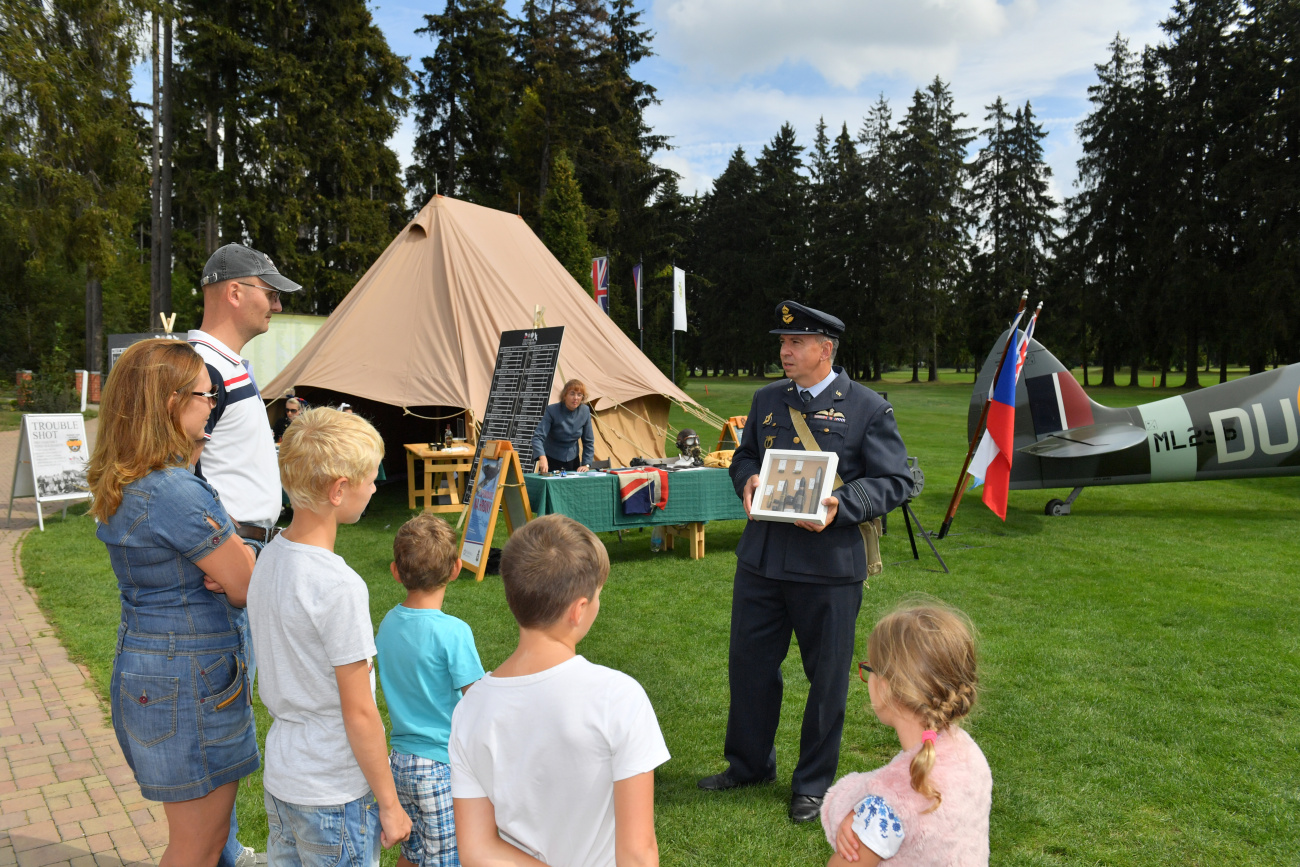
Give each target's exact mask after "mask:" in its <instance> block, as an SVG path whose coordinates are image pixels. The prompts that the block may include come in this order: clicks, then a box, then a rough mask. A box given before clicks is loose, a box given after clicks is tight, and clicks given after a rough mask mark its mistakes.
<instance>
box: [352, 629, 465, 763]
mask: <svg viewBox="0 0 1300 867" xmlns="http://www.w3.org/2000/svg"><path fill="white" fill-rule="evenodd" d="M375 649H376V650H377V652H378V654H379V683H380V685H381V686H382V687H383V690H384V700H385V701H387V702H388V718H389V721H390V722H391V723H392V729H393V749H394V750H396V751H398V752H400V753H407V754H409V755H413V756H421V757H422V758H426V759H431V760H433V761H435V762H442V763H444V764H447V763H448V762H449V761H450V759H448V757H447V740H448V738H450V737H451V712H452V711H453V710H455V709H456V704H457V702H459V701H460V696H461V693H460V690H461V687H464V686H469V685H470V684H471V683H474V682H475V681H476V680H478V679H479V678H480V677H482V676H483V664H482V663H481V662H479V658H478V650H477V649H476V648H475V647H474V633H473V631H472V630H471V629H470V628H469V624H467V623H465V621H463V620H459V619H457V618H455V617H452V616H451V615H450V614H446V613H444V612H442V611H440V610H438V609H436V608H407V607H406V606H405V605H398V606H397V607H395V608H394V609H393V610H392V611H389V612H388V614H386V615H385V616H384V621H383V623H381V624H379V634H378V635H377V636H375Z"/></svg>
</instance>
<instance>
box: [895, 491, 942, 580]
mask: <svg viewBox="0 0 1300 867" xmlns="http://www.w3.org/2000/svg"><path fill="white" fill-rule="evenodd" d="M913 521H916V529H917V532H919V533H920V534H921V538H923V539H925V544H927V545H929V546H930V550H931V551H933V552H934V559H936V560H938V561H939V565H940V566H942V567H943V571H944V573H945V574H948V564H947V563H945V562H943V558H942V557H940V556H939V550H938V549H937V548H935V547H934V542H933V541H932V540H931V539H930V534H929V533H927V532H926V531H925V528H924V527H922V526H921V519H920V518H918V517H916V512H913V511H912V501H911V500H908V501H907V502H905V503H903V523H904V524H906V525H907V540H908V541H909V542H911V543H912V559H913V560H920V559H921V553H920V552H919V551H918V550H917V549H916V535H915V534H914V533H913V532H912V522H913Z"/></svg>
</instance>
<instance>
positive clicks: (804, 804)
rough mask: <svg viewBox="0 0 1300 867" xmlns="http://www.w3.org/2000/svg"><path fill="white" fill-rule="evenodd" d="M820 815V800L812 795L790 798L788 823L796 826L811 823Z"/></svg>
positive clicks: (792, 796)
mask: <svg viewBox="0 0 1300 867" xmlns="http://www.w3.org/2000/svg"><path fill="white" fill-rule="evenodd" d="M821 814H822V799H821V798H818V797H814V796H813V795H791V796H790V821H791V822H794V823H795V824H796V825H798V824H801V823H803V822H813V821H816V819H817V818H818V817H819V816H821Z"/></svg>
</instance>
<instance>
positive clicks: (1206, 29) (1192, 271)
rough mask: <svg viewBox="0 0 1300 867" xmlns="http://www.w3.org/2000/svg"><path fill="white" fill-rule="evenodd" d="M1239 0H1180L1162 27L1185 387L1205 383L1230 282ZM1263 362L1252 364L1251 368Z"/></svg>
mask: <svg viewBox="0 0 1300 867" xmlns="http://www.w3.org/2000/svg"><path fill="white" fill-rule="evenodd" d="M1238 16H1239V4H1238V3H1237V2H1236V0H1175V3H1174V6H1173V11H1172V14H1171V15H1170V16H1169V18H1167V19H1166V20H1165V21H1164V22H1162V24H1161V27H1162V29H1163V30H1164V31H1165V33H1166V34H1167V35H1168V37H1169V41H1168V43H1166V44H1165V45H1163V46H1161V48H1160V59H1161V61H1162V62H1163V64H1164V74H1165V80H1166V81H1167V82H1168V95H1167V100H1168V131H1167V136H1168V139H1167V141H1168V152H1167V155H1166V156H1167V158H1168V162H1167V165H1168V166H1169V168H1170V170H1171V173H1172V177H1171V181H1172V185H1171V187H1170V188H1168V189H1167V190H1166V191H1165V192H1166V195H1167V196H1169V197H1170V198H1171V200H1172V202H1173V203H1174V205H1175V207H1176V208H1177V209H1178V211H1179V214H1180V216H1179V220H1180V222H1181V224H1182V225H1181V227H1180V230H1179V231H1178V232H1177V233H1176V235H1175V236H1174V238H1173V244H1174V246H1173V251H1172V252H1173V263H1172V267H1171V269H1170V271H1169V280H1170V288H1171V289H1173V291H1174V292H1175V293H1177V294H1178V296H1179V297H1180V300H1181V304H1180V309H1181V311H1182V314H1183V316H1182V319H1183V329H1182V330H1183V335H1184V339H1185V347H1184V364H1185V365H1186V369H1187V380H1186V382H1185V383H1184V385H1185V386H1186V387H1189V388H1195V387H1197V386H1199V385H1200V381H1199V379H1198V375H1197V374H1198V368H1199V364H1200V343H1201V340H1202V339H1203V338H1204V337H1206V336H1207V335H1208V332H1209V328H1210V324H1211V323H1210V321H1209V320H1207V318H1206V311H1208V310H1210V309H1211V308H1212V307H1213V304H1212V300H1213V299H1212V295H1211V294H1210V290H1209V287H1210V286H1212V285H1215V284H1217V283H1220V282H1222V281H1223V276H1222V275H1221V274H1220V272H1221V271H1222V270H1223V269H1224V267H1225V265H1226V264H1227V263H1226V261H1225V260H1226V259H1227V258H1228V256H1229V251H1230V243H1231V242H1230V239H1229V237H1228V232H1227V227H1226V222H1227V221H1228V220H1229V219H1230V216H1229V215H1228V214H1226V213H1225V212H1224V211H1223V201H1222V198H1221V197H1220V196H1219V195H1218V190H1217V189H1216V186H1217V177H1218V169H1219V167H1220V165H1221V163H1222V161H1223V158H1224V154H1223V153H1222V149H1221V144H1222V136H1221V128H1220V121H1221V117H1220V115H1221V108H1222V95H1223V94H1226V93H1228V92H1230V91H1231V90H1232V87H1233V82H1232V81H1231V80H1230V79H1229V73H1230V64H1229V61H1228V58H1229V54H1230V45H1231V38H1232V34H1233V32H1234V31H1235V30H1236V28H1237V26H1238V22H1239V17H1238ZM1255 367H1258V368H1259V369H1262V367H1263V364H1262V361H1261V360H1259V359H1258V358H1256V359H1252V369H1254V368H1255Z"/></svg>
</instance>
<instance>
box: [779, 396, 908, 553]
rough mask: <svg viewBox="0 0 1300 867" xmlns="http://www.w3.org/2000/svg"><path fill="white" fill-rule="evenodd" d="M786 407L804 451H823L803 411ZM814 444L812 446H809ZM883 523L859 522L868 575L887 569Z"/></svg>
mask: <svg viewBox="0 0 1300 867" xmlns="http://www.w3.org/2000/svg"><path fill="white" fill-rule="evenodd" d="M786 409H788V410H790V421H792V422H794V429H795V431H796V432H797V433H798V434H799V443H800V445H802V446H803V447H804V451H815V452H819V451H821V446H819V445H817V438H816V437H814V436H813V433H812V429H811V428H809V427H808V422H807V421H806V420H804V417H803V413H801V412H799V411H798V410H797V409H795V408H794V407H792V406H790V405H789V404H786ZM808 446H812V448H811V449H810V448H808ZM835 487H837V488H842V487H844V480H843V479H841V478H840V474H839V473H836V474H835ZM881 529H882V525H881V522H880V519H879V518H873V519H872V520H870V521H863V522H862V523H861V524H858V532H860V533H861V534H862V547H863V549H864V550H865V552H866V555H867V577H870V576H872V575H879V574H880V573H881V572H883V571H884V569H885V564H884V562H883V561H882V560H881V559H880V531H881Z"/></svg>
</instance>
